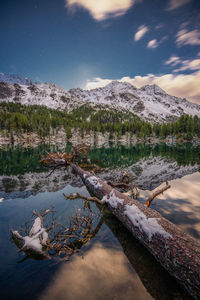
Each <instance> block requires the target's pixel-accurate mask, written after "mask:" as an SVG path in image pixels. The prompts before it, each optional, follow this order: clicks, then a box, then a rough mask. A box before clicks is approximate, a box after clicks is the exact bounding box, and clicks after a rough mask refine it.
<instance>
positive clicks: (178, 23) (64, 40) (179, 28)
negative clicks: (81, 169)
mask: <svg viewBox="0 0 200 300" xmlns="http://www.w3.org/2000/svg"><path fill="white" fill-rule="evenodd" d="M0 28H1V30H0V40H1V45H0V72H2V73H5V74H18V75H21V76H23V77H28V78H31V79H33V80H35V81H39V82H51V83H55V84H57V85H59V86H61V87H63V88H64V89H66V90H67V89H70V88H74V87H81V88H87V89H91V88H95V87H100V86H104V85H106V84H107V83H109V82H110V81H111V80H120V81H128V82H130V83H132V84H133V85H135V86H137V87H140V86H142V85H145V84H153V83H155V84H158V85H159V86H160V87H161V88H163V89H164V90H166V91H167V92H168V93H170V94H172V95H176V96H180V97H185V98H187V99H188V100H190V101H193V102H197V103H199V104H200V0H17V1H16V0H6V1H1V2H0Z"/></svg>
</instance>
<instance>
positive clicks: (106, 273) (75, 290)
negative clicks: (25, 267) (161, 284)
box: [39, 243, 152, 300]
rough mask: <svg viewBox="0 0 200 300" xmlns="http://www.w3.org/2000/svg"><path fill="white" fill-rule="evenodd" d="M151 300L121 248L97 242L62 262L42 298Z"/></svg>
mask: <svg viewBox="0 0 200 300" xmlns="http://www.w3.org/2000/svg"><path fill="white" fill-rule="evenodd" d="M39 299H41V300H45V299H60V300H64V299H91V300H93V299H146V300H148V299H152V297H151V295H150V294H149V293H148V292H147V291H146V289H145V288H144V286H143V284H142V283H141V281H140V279H139V277H138V276H137V275H136V274H135V272H134V270H132V269H131V268H130V267H129V265H128V260H127V259H126V257H125V256H124V255H123V253H122V252H121V251H119V250H115V249H109V248H104V247H103V246H102V245H101V244H100V243H96V244H95V245H94V246H93V247H92V248H91V249H90V250H89V251H87V252H86V253H85V255H84V258H81V257H78V256H76V257H75V258H74V259H73V260H72V261H71V262H70V263H69V264H66V265H63V266H62V267H61V268H60V270H59V272H58V273H57V274H56V277H55V278H54V279H53V281H52V282H51V284H50V286H49V287H48V288H47V290H46V291H45V292H44V293H43V295H42V296H41V297H40V298H39Z"/></svg>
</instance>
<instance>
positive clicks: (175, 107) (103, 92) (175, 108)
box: [69, 81, 200, 122]
mask: <svg viewBox="0 0 200 300" xmlns="http://www.w3.org/2000/svg"><path fill="white" fill-rule="evenodd" d="M69 92H70V93H71V94H73V95H74V96H76V97H77V98H79V99H82V100H84V101H88V102H95V103H104V104H108V105H110V106H111V107H115V108H118V109H125V110H128V111H131V112H133V113H134V114H136V115H138V116H139V117H141V118H142V119H145V120H148V121H157V122H162V121H170V120H173V119H175V118H177V117H180V116H181V115H182V114H188V115H193V116H194V115H198V116H200V106H199V105H198V104H195V103H191V102H189V101H187V100H186V99H182V98H178V97H175V96H171V95H168V94H167V93H166V92H165V91H163V90H162V89H161V88H160V87H159V86H157V85H145V86H143V87H141V88H136V87H135V86H133V85H132V84H130V83H127V82H118V81H112V82H111V83H109V84H108V85H106V86H105V87H103V88H97V89H93V90H89V91H87V90H81V89H72V90H70V91H69Z"/></svg>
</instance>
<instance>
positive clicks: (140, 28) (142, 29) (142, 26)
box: [134, 25, 149, 41]
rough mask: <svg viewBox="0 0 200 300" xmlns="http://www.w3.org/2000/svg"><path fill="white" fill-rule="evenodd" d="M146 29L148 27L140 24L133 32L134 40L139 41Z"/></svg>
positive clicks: (147, 29)
mask: <svg viewBox="0 0 200 300" xmlns="http://www.w3.org/2000/svg"><path fill="white" fill-rule="evenodd" d="M147 31H149V28H148V27H147V26H146V25H141V26H140V27H139V28H138V30H137V32H136V33H135V36H134V40H135V41H139V40H140V39H141V38H142V37H143V36H144V35H145V34H146V33H147Z"/></svg>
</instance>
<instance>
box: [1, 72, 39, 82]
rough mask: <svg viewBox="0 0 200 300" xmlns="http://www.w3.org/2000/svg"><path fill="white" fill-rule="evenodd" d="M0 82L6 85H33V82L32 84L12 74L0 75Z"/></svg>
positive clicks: (27, 79) (26, 79) (29, 80)
mask: <svg viewBox="0 0 200 300" xmlns="http://www.w3.org/2000/svg"><path fill="white" fill-rule="evenodd" d="M0 82H5V83H8V84H15V83H17V84H21V85H30V84H34V83H35V82H33V81H32V80H31V79H29V78H23V77H21V76H19V75H16V74H12V75H7V74H4V73H0Z"/></svg>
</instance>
